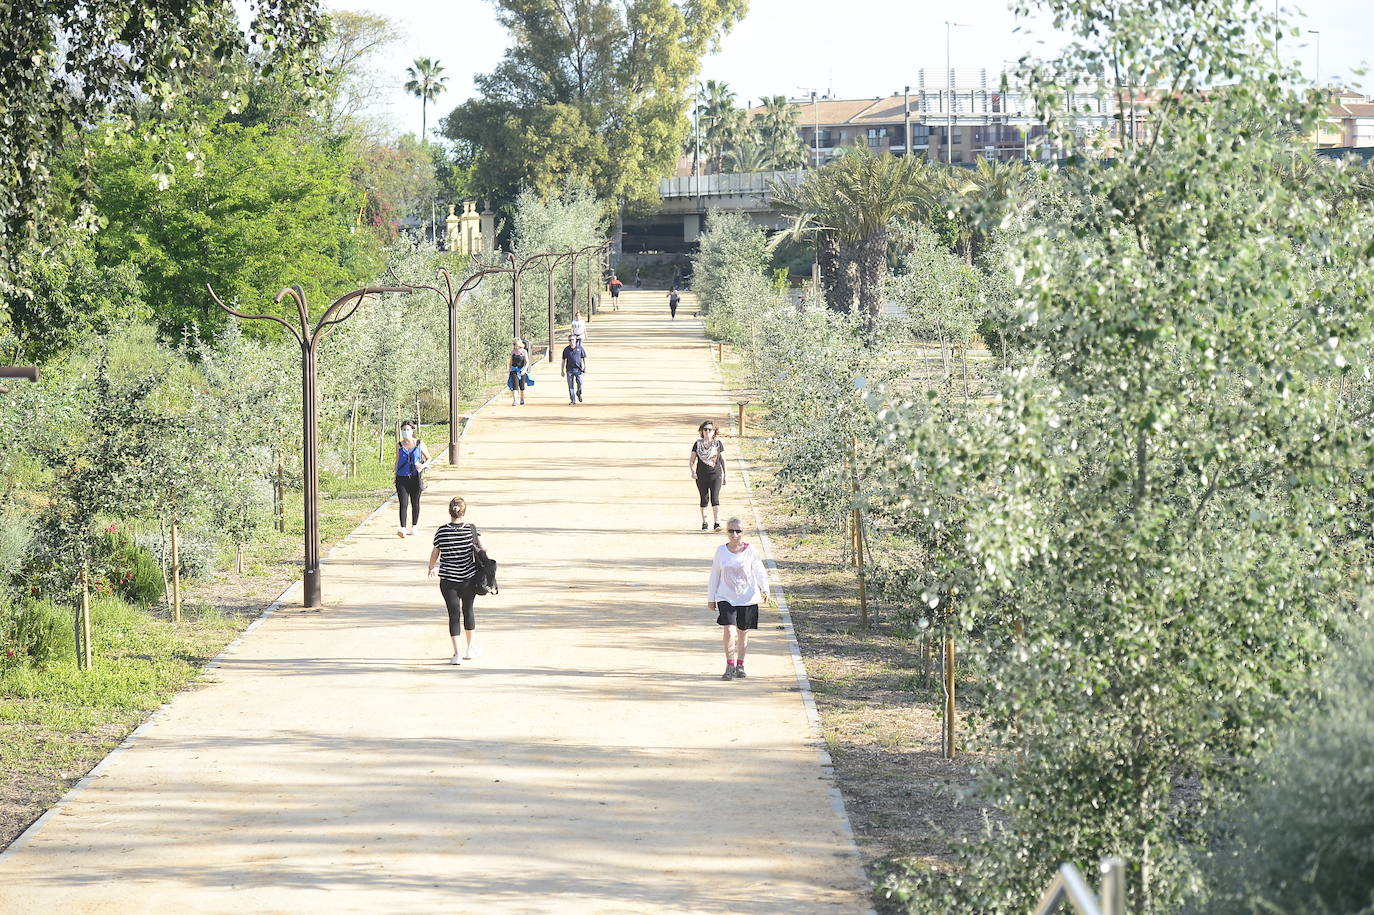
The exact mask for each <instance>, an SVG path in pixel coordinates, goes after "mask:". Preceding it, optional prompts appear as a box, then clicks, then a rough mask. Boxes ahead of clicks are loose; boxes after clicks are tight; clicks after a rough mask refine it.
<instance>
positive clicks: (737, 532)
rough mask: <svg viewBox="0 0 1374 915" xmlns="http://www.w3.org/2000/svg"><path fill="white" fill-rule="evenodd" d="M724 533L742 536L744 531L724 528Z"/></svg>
mask: <svg viewBox="0 0 1374 915" xmlns="http://www.w3.org/2000/svg"><path fill="white" fill-rule="evenodd" d="M725 533H727V534H743V533H744V531H742V530H739V529H738V528H734V527H731V528H726V530H725Z"/></svg>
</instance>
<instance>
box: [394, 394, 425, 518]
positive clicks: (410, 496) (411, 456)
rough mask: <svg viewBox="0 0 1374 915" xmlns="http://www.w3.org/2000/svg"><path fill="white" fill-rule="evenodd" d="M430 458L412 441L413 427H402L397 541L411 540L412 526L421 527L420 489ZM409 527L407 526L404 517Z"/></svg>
mask: <svg viewBox="0 0 1374 915" xmlns="http://www.w3.org/2000/svg"><path fill="white" fill-rule="evenodd" d="M431 460H432V458H431V457H430V456H429V449H428V448H426V447H425V445H424V443H423V442H421V441H420V440H419V439H417V438H416V437H415V424H414V423H413V422H411V421H410V420H406V421H405V422H403V423H401V440H400V441H399V442H397V443H396V496H397V498H398V499H399V500H400V502H401V526H400V527H399V528H398V529H397V530H396V536H397V537H413V536H414V535H415V525H417V524H419V523H420V489H421V486H420V484H421V481H422V480H423V477H422V476H421V474H422V473H424V470H425V468H426V467H428V466H429V462H430V461H431ZM407 515H409V516H410V524H409V526H407V525H406V516H407Z"/></svg>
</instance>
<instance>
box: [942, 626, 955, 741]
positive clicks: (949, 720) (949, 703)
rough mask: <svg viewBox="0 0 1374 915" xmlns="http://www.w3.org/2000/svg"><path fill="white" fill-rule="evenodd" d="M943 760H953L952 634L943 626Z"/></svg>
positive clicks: (948, 628)
mask: <svg viewBox="0 0 1374 915" xmlns="http://www.w3.org/2000/svg"><path fill="white" fill-rule="evenodd" d="M944 725H945V726H944V732H945V733H944V738H945V739H944V744H945V746H944V751H945V759H953V758H954V633H953V632H952V631H950V624H949V623H946V624H945V721H944Z"/></svg>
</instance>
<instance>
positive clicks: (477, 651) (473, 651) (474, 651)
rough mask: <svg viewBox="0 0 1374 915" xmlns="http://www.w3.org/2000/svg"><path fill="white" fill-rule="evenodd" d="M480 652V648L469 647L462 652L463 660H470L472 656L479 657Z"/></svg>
mask: <svg viewBox="0 0 1374 915" xmlns="http://www.w3.org/2000/svg"><path fill="white" fill-rule="evenodd" d="M482 654H483V652H482V649H481V648H469V649H467V650H466V651H465V652H463V660H465V661H471V660H472V659H473V658H480V657H481V656H482Z"/></svg>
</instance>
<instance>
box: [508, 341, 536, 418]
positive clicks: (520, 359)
mask: <svg viewBox="0 0 1374 915" xmlns="http://www.w3.org/2000/svg"><path fill="white" fill-rule="evenodd" d="M529 364H530V357H529V354H528V353H526V352H525V344H524V342H523V341H521V340H516V341H515V342H514V343H513V344H512V347H511V351H510V371H509V372H508V373H507V375H506V387H508V388H510V405H511V406H512V407H514V406H516V398H517V397H519V398H520V400H519V403H524V402H525V381H526V376H525V370H526V369H527V368H528V367H529Z"/></svg>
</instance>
